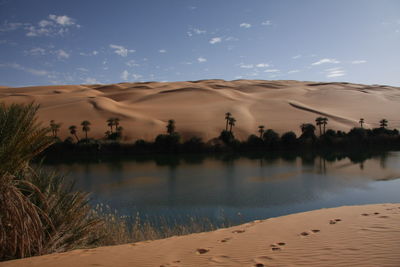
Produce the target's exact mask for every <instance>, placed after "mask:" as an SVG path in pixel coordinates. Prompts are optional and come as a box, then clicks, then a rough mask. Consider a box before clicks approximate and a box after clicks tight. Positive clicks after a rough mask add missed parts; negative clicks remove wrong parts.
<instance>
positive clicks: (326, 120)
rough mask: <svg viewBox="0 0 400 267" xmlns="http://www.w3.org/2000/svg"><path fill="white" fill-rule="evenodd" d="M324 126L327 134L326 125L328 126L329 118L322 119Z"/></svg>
mask: <svg viewBox="0 0 400 267" xmlns="http://www.w3.org/2000/svg"><path fill="white" fill-rule="evenodd" d="M322 124H323V125H324V134H325V128H326V125H327V124H328V118H327V117H323V118H322Z"/></svg>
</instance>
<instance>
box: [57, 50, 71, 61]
mask: <svg viewBox="0 0 400 267" xmlns="http://www.w3.org/2000/svg"><path fill="white" fill-rule="evenodd" d="M56 55H57V58H58V59H67V58H69V54H68V53H67V52H65V51H64V50H62V49H59V50H57V51H56Z"/></svg>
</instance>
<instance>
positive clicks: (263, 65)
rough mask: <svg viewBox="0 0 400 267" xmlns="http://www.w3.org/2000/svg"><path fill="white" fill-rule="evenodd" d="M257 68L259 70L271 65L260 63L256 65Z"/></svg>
mask: <svg viewBox="0 0 400 267" xmlns="http://www.w3.org/2000/svg"><path fill="white" fill-rule="evenodd" d="M256 67H257V68H267V67H269V64H267V63H258V64H257V65H256Z"/></svg>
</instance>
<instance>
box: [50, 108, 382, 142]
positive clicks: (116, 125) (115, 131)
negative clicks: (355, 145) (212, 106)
mask: <svg viewBox="0 0 400 267" xmlns="http://www.w3.org/2000/svg"><path fill="white" fill-rule="evenodd" d="M225 121H226V122H225V132H227V133H229V134H231V135H233V127H234V126H235V125H236V119H235V118H234V117H233V116H232V113H230V112H227V113H225ZM328 121H329V119H328V118H326V117H317V118H316V119H315V124H316V126H317V127H318V128H319V135H320V136H322V135H324V134H326V126H327V125H328ZM106 123H107V126H108V127H110V131H107V132H106V133H105V134H106V137H108V138H109V137H112V136H113V135H118V137H121V133H122V130H123V127H122V126H120V119H119V118H117V117H111V118H109V119H107V121H106ZM359 124H360V127H361V128H364V124H365V120H364V119H363V118H360V120H359ZM388 124H389V122H388V120H387V119H381V120H380V121H379V126H380V128H381V129H385V128H387V127H388ZM61 125H62V124H61V123H56V122H55V121H54V120H51V121H50V130H51V132H52V136H53V137H55V138H56V137H57V134H58V132H59V131H60V128H61ZM80 125H81V126H82V131H83V132H84V133H85V139H86V140H87V139H88V132H89V131H90V130H91V129H90V125H91V123H90V121H88V120H84V121H82V122H81V124H80ZM166 128H167V133H168V135H173V134H175V133H176V131H175V128H176V126H175V120H173V119H170V120H168V122H167V126H166ZM68 129H69V132H70V134H71V135H72V136H73V137H75V139H76V141H77V142H79V141H80V139H79V137H78V135H77V129H78V127H77V126H76V125H71V126H69V128H68ZM300 129H301V132H302V133H303V134H305V135H308V134H309V133H311V132H314V131H315V129H316V128H315V126H314V125H313V124H311V123H303V124H301V125H300ZM258 133H259V137H260V138H262V137H263V135H264V134H265V133H266V132H265V126H264V125H259V126H258Z"/></svg>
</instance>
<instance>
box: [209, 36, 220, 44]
mask: <svg viewBox="0 0 400 267" xmlns="http://www.w3.org/2000/svg"><path fill="white" fill-rule="evenodd" d="M208 42H209V43H210V44H216V43H220V42H222V38H221V37H214V38H211V39H210V41H208Z"/></svg>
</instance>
